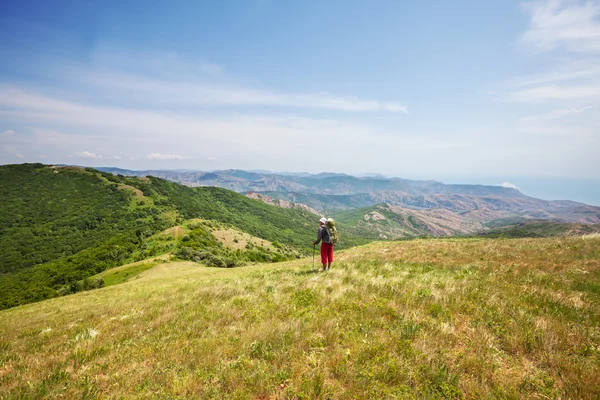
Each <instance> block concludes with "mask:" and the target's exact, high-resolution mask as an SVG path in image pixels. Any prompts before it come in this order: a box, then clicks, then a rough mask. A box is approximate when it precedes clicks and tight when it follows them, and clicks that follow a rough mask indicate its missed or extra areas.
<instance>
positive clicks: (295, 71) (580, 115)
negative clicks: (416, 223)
mask: <svg viewBox="0 0 600 400" xmlns="http://www.w3.org/2000/svg"><path fill="white" fill-rule="evenodd" d="M122 3H125V2H116V1H115V2H112V1H103V2H75V1H72V2H66V1H55V2H51V3H50V2H47V1H7V0H5V1H2V2H0V60H2V62H0V164H8V163H20V162H44V163H69V164H83V165H91V166H101V165H102V166H109V165H110V166H119V167H123V168H131V169H147V168H173V169H174V168H189V169H201V170H207V169H225V168H240V169H267V170H274V171H283V170H285V171H308V172H321V171H336V172H346V173H351V174H352V173H353V174H359V173H373V172H375V173H382V174H385V175H390V176H400V177H404V178H412V179H437V180H442V181H446V182H454V181H456V182H459V181H460V182H467V181H468V182H481V183H490V184H494V183H498V184H499V183H503V182H508V183H514V184H516V185H517V186H519V183H518V182H532V179H538V178H539V179H538V181H539V182H541V181H547V182H550V181H552V179H556V180H555V181H554V182H559V181H560V182H565V181H569V180H571V181H573V182H575V181H577V182H584V183H583V184H582V186H581V187H587V186H589V185H590V184H591V185H595V184H600V161H599V160H600V158H599V157H598V156H597V154H598V150H600V112H599V110H598V108H599V107H600V2H599V1H575V0H572V1H571V0H563V1H559V0H551V1H533V2H511V1H493V2H492V1H481V2H475V1H454V2H447V1H402V2H400V1H378V2H367V1H360V2H359V1H328V2H321V1H315V2H310V1H306V2H291V1H285V2H284V1H266V0H260V1H223V2H203V1H173V2H159V1H143V2H142V1H129V2H126V3H127V4H125V5H124V4H122ZM590 182H592V183H590ZM527 185H528V187H529V188H533V186H531V184H527ZM555 185H556V187H555V188H554V189H552V190H554V192H552V193H546V194H545V195H544V196H545V197H547V198H553V197H554V198H572V199H579V200H587V201H591V202H596V204H600V194H596V195H594V194H592V195H586V196H587V197H585V196H584V197H582V196H583V195H582V193H583V192H581V191H578V190H576V189H573V188H570V189H568V190H567V189H566V186H565V185H562V184H561V183H556V184H555ZM550 186H552V185H550ZM561 187H563V188H564V190H563V191H562V192H561V191H560V188H561ZM522 189H524V188H522ZM546 189H548V188H546ZM586 190H587V192H588V194H589V193H592V192H594V191H593V190H591V191H590V189H589V187H588V188H587V189H586ZM524 191H525V193H527V194H531V195H536V193H535V192H532V191H533V189H531V190H530V191H529V192H528V191H527V190H524ZM538 193H541V192H538ZM596 193H597V191H596ZM595 196H596V197H595ZM594 199H596V200H594Z"/></svg>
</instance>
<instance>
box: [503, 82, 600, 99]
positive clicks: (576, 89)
mask: <svg viewBox="0 0 600 400" xmlns="http://www.w3.org/2000/svg"><path fill="white" fill-rule="evenodd" d="M512 98H513V99H514V100H516V101H519V102H540V101H548V100H562V101H565V100H590V99H592V100H593V99H600V85H597V86H588V85H582V86H557V85H553V86H540V87H535V88H531V89H525V90H520V91H517V92H513V93H512Z"/></svg>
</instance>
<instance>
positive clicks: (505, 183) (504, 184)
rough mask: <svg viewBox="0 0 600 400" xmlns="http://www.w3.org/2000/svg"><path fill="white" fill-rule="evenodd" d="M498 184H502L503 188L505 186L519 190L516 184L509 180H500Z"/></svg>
mask: <svg viewBox="0 0 600 400" xmlns="http://www.w3.org/2000/svg"><path fill="white" fill-rule="evenodd" d="M498 186H502V187H503V188H507V189H515V190H519V187H518V186H517V185H514V184H512V183H510V182H502V183H500V184H499V185H498Z"/></svg>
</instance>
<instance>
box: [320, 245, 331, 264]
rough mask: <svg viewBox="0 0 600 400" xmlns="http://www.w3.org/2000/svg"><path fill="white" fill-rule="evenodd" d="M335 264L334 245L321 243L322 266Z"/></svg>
mask: <svg viewBox="0 0 600 400" xmlns="http://www.w3.org/2000/svg"><path fill="white" fill-rule="evenodd" d="M332 262H333V243H321V264H329V263H332Z"/></svg>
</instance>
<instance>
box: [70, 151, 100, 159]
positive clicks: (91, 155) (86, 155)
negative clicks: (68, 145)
mask: <svg viewBox="0 0 600 400" xmlns="http://www.w3.org/2000/svg"><path fill="white" fill-rule="evenodd" d="M73 155H74V156H75V157H79V158H88V159H93V160H100V159H102V156H101V155H98V154H95V153H92V152H89V151H78V152H76V153H73Z"/></svg>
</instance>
